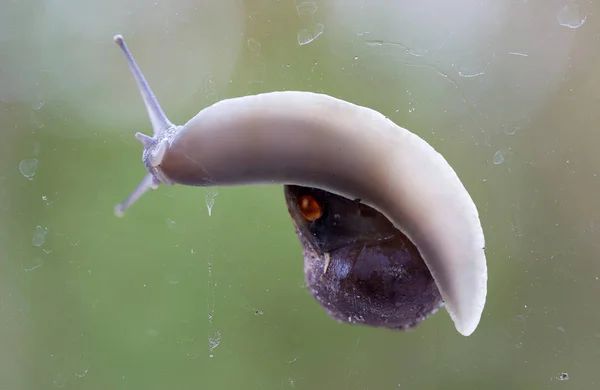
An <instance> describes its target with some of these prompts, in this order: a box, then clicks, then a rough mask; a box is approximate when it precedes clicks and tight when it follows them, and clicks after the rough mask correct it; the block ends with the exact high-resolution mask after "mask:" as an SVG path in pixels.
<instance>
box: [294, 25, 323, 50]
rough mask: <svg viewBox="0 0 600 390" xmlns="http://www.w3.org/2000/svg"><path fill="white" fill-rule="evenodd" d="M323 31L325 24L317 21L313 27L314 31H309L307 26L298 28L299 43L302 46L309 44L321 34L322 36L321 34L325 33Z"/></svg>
mask: <svg viewBox="0 0 600 390" xmlns="http://www.w3.org/2000/svg"><path fill="white" fill-rule="evenodd" d="M323 31H325V26H324V25H322V24H321V23H317V24H316V25H315V27H314V28H313V29H312V32H309V31H308V30H307V29H305V28H302V29H300V30H298V34H297V36H298V44H299V45H300V46H302V45H308V44H309V43H311V42H312V41H314V40H315V39H317V38H318V37H319V36H321V34H323Z"/></svg>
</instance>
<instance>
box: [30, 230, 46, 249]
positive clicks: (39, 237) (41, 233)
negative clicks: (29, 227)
mask: <svg viewBox="0 0 600 390" xmlns="http://www.w3.org/2000/svg"><path fill="white" fill-rule="evenodd" d="M47 233H48V229H47V228H45V227H43V226H36V228H35V232H34V233H33V239H32V242H33V245H35V246H42V245H44V243H45V242H46V234H47Z"/></svg>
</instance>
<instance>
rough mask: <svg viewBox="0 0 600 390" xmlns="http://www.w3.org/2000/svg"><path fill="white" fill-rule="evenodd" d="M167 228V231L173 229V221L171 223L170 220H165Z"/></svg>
mask: <svg viewBox="0 0 600 390" xmlns="http://www.w3.org/2000/svg"><path fill="white" fill-rule="evenodd" d="M167 227H168V228H169V229H173V228H174V227H175V221H173V220H172V219H167Z"/></svg>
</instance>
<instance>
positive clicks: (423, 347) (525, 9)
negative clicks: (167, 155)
mask: <svg viewBox="0 0 600 390" xmlns="http://www.w3.org/2000/svg"><path fill="white" fill-rule="evenodd" d="M1 7H2V8H1V9H2V11H1V12H0V129H1V130H0V131H1V134H2V138H1V141H0V389H7V390H8V389H11V390H13V389H15V390H16V389H28V390H29V389H32V390H33V389H35V390H37V389H52V388H64V389H145V390H151V389H170V388H177V389H198V388H208V389H234V388H244V389H292V388H293V389H397V388H400V389H439V388H444V389H465V388H468V389H559V388H560V389H592V388H598V386H600V378H599V377H598V367H599V366H600V303H599V300H598V296H599V293H600V259H599V257H598V251H599V249H600V239H599V238H600V208H599V207H598V204H599V199H600V197H599V195H598V194H599V193H600V177H599V176H598V171H599V168H600V153H598V145H599V142H600V135H599V134H600V132H599V131H598V123H600V109H599V106H600V105H599V103H600V99H599V96H600V94H599V92H598V90H599V87H600V72H599V71H598V69H600V50H599V49H598V48H599V46H598V44H599V42H600V20H599V19H598V14H596V12H598V11H599V10H600V3H598V2H593V1H584V0H578V1H568V0H561V1H556V0H550V1H546V0H529V1H527V0H512V1H506V0H487V1H486V0H483V1H482V0H478V1H472V0H459V1H453V2H443V1H432V0H425V1H421V2H414V1H399V0H397V1H396V0H395V1H391V0H390V1H384V0H379V1H374V0H316V1H304V2H303V1H301V0H295V2H294V1H292V0H287V1H278V0H246V1H243V0H219V1H212V0H211V1H208V0H202V1H198V0H196V1H192V0H180V1H169V0H156V1H150V2H139V1H131V0H121V1H116V0H107V1H104V2H91V1H74V0H68V1H62V2H57V1H32V0H26V1H11V0H2V6H1ZM117 33H120V34H123V36H124V37H125V39H126V41H127V43H128V45H129V47H130V49H131V51H132V52H133V54H134V56H135V57H136V59H137V61H138V63H139V65H140V67H141V69H142V71H143V72H144V73H145V75H146V78H147V79H148V81H149V83H150V84H151V86H152V88H153V89H154V92H155V93H156V95H157V97H158V99H159V101H160V102H161V104H162V106H163V108H164V110H165V111H166V113H167V115H168V116H169V117H170V119H171V120H172V121H173V122H175V123H178V124H183V123H185V122H186V121H187V120H188V119H189V118H191V117H192V116H193V115H195V114H196V113H197V112H198V111H199V110H200V109H202V108H203V107H206V106H208V105H210V104H212V103H214V102H215V101H218V100H220V99H223V98H228V97H235V96H241V95H246V94H253V93H259V92H268V91H273V90H284V89H297V90H308V91H315V92H324V93H327V94H330V95H333V96H336V97H339V98H342V99H345V100H349V101H351V102H354V103H357V104H361V105H365V106H368V107H371V108H373V109H376V110H378V111H380V112H382V113H384V114H385V115H387V116H388V117H390V118H391V119H392V120H393V121H395V122H396V123H397V124H399V125H401V126H403V127H406V128H408V129H410V130H411V131H413V132H415V133H417V134H418V135H420V136H421V137H422V138H424V139H425V140H427V141H428V142H429V143H431V144H432V145H433V146H434V147H435V148H436V149H437V150H438V151H440V152H441V153H442V154H443V155H444V156H445V157H446V158H447V160H448V161H449V162H450V164H451V165H452V166H453V167H454V168H455V169H456V171H457V173H458V174H459V176H460V177H461V179H462V180H463V182H464V184H465V186H466V187H467V188H468V190H469V191H470V192H471V194H472V196H473V198H474V200H475V202H476V204H477V206H478V208H479V210H480V214H481V219H482V223H483V228H484V231H485V234H486V240H487V243H486V248H487V249H486V251H487V256H488V267H489V294H488V301H487V306H486V309H485V312H484V315H483V318H482V321H481V323H480V326H479V328H478V329H477V330H476V332H475V333H474V334H473V335H472V336H471V337H468V338H465V337H463V336H461V335H460V334H458V333H457V332H456V331H455V329H454V327H453V325H452V323H451V321H450V319H449V317H448V315H447V313H446V311H445V310H442V311H440V312H438V313H437V314H436V315H434V316H433V317H431V318H430V319H428V320H427V321H425V322H424V323H422V324H421V325H420V326H419V327H418V328H417V329H416V330H415V331H412V332H408V333H396V332H390V331H387V330H382V329H369V328H365V327H358V326H350V325H342V324H338V323H336V322H335V321H333V320H331V319H330V318H329V317H327V315H326V314H325V312H324V311H323V310H322V309H321V307H320V306H319V305H318V304H317V303H316V301H315V300H314V299H313V298H312V297H311V296H310V294H309V293H308V291H307V290H306V288H305V286H304V277H303V264H302V255H301V252H300V244H299V243H298V241H297V238H296V236H295V234H294V231H293V228H292V224H291V221H290V219H289V217H288V215H287V211H286V208H285V204H284V200H283V194H282V191H283V190H282V188H281V187H280V186H274V187H258V188H255V187H243V188H213V189H203V188H186V187H166V186H162V187H161V188H160V189H159V190H157V191H154V192H152V193H149V194H147V195H146V196H145V197H143V198H142V199H141V200H140V201H138V203H136V204H135V205H134V207H133V208H132V209H131V210H129V212H128V213H127V214H126V216H125V218H123V219H119V218H116V217H115V216H114V215H113V207H114V205H115V204H117V203H119V202H121V201H122V200H123V199H124V198H125V197H126V196H127V195H128V194H129V192H130V191H131V190H132V189H133V188H134V187H135V186H136V185H137V184H138V182H139V181H140V180H141V178H142V177H143V175H144V174H145V169H144V167H143V165H142V163H141V150H142V148H141V145H140V144H139V142H137V141H136V140H135V138H134V137H133V135H134V134H135V132H136V131H141V132H150V123H149V121H148V119H147V116H146V111H145V109H144V107H143V105H142V100H141V98H140V96H139V92H138V90H137V87H136V85H135V83H134V81H133V79H132V77H131V74H130V72H129V70H128V69H127V66H126V63H125V61H124V59H123V57H122V54H121V52H120V51H119V49H118V48H117V46H116V45H115V44H114V43H113V41H112V37H113V35H114V34H117ZM290 109H293V107H290ZM209 209H210V213H209ZM563 373H564V374H563Z"/></svg>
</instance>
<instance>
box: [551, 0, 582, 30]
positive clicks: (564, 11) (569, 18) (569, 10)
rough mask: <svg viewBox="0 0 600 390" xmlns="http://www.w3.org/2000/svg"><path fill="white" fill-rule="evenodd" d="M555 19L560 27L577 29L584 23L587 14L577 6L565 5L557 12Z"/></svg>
mask: <svg viewBox="0 0 600 390" xmlns="http://www.w3.org/2000/svg"><path fill="white" fill-rule="evenodd" d="M556 19H557V20H558V23H559V24H560V25H561V26H564V27H568V28H579V27H581V26H583V24H584V23H585V20H586V19H587V12H586V11H584V10H583V9H581V7H580V6H579V5H577V4H567V5H565V6H564V7H562V8H561V9H560V10H559V11H558V14H557V15H556Z"/></svg>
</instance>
